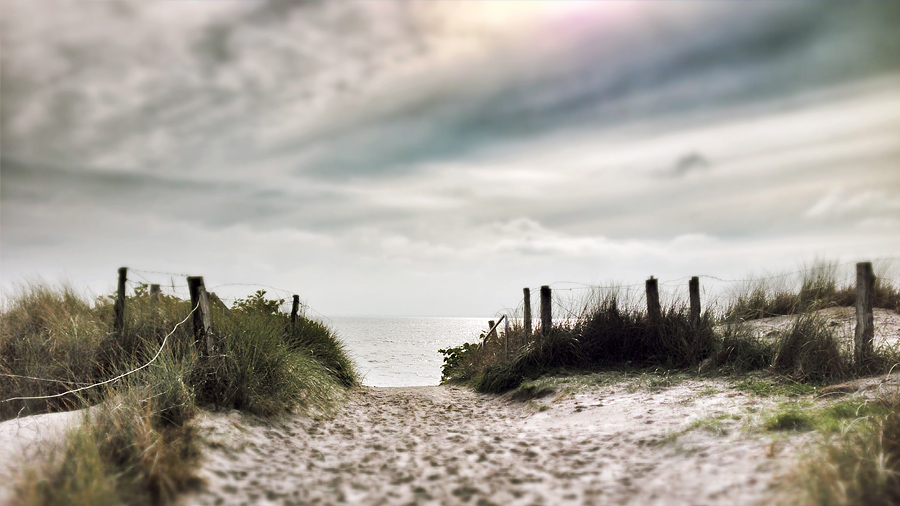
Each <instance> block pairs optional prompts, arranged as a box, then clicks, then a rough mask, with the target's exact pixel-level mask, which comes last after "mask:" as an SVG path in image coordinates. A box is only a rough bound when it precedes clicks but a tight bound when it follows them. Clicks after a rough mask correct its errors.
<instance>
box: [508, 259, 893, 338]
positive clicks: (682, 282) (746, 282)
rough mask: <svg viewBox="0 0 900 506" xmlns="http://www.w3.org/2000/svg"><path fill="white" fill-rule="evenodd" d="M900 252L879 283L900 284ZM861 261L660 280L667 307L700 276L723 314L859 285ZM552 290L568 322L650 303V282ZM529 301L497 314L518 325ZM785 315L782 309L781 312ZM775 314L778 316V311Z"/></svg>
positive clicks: (710, 307) (555, 307)
mask: <svg viewBox="0 0 900 506" xmlns="http://www.w3.org/2000/svg"><path fill="white" fill-rule="evenodd" d="M897 260H900V257H882V258H877V259H875V260H873V261H872V263H873V265H874V266H875V269H876V276H877V279H878V282H879V283H881V284H883V285H889V286H893V287H900V277H898V275H897V272H896V270H895V269H894V268H893V265H892V262H896V261H897ZM856 264H857V262H856V261H851V262H843V263H821V264H814V265H811V266H809V267H805V268H802V269H796V270H793V271H789V272H784V273H778V274H770V275H761V276H750V277H745V278H724V277H720V276H715V275H711V274H698V275H696V276H682V277H678V278H671V279H659V280H657V286H658V288H659V298H660V303H661V305H662V306H663V307H677V306H679V305H686V304H687V303H688V296H689V291H688V282H689V281H690V279H691V278H693V277H696V278H698V280H699V282H700V302H701V307H702V308H703V310H704V311H709V312H710V313H711V314H717V315H721V314H722V313H724V312H726V311H728V310H729V309H731V308H733V307H734V304H735V303H736V302H737V301H738V300H739V299H741V298H744V299H747V298H748V297H749V296H753V295H762V296H768V297H773V298H774V297H777V296H778V295H779V294H781V295H786V294H793V295H797V294H799V293H801V291H805V292H816V291H821V290H830V289H834V288H836V289H838V290H844V291H845V292H846V291H848V290H854V289H855V283H856V268H855V266H856ZM544 286H548V287H550V289H551V293H552V312H551V314H552V318H553V321H554V322H567V321H570V322H571V321H574V320H578V319H579V318H584V317H585V315H586V314H587V313H588V312H589V311H590V310H591V309H592V308H595V307H597V303H598V302H599V301H602V300H603V299H604V298H607V297H610V296H614V297H615V299H616V301H617V303H618V304H620V305H621V306H622V307H630V308H645V307H646V304H647V298H646V289H645V288H646V283H645V282H641V283H605V284H588V283H581V282H577V281H555V282H552V283H548V284H547V285H544ZM528 289H529V291H530V293H531V310H530V313H531V315H532V318H533V319H535V320H536V319H537V318H536V315H538V313H537V312H536V309H538V308H539V304H540V301H539V298H538V296H537V294H538V293H539V292H540V287H528ZM524 313H525V311H524V300H523V299H522V298H520V299H519V302H518V303H517V304H516V305H507V306H506V307H504V308H502V309H500V310H498V311H497V312H496V313H495V316H499V315H501V314H507V315H509V317H510V318H511V322H512V324H514V325H519V326H522V325H523V318H524ZM778 315H780V313H779V314H778ZM771 316H777V315H776V314H773V315H771Z"/></svg>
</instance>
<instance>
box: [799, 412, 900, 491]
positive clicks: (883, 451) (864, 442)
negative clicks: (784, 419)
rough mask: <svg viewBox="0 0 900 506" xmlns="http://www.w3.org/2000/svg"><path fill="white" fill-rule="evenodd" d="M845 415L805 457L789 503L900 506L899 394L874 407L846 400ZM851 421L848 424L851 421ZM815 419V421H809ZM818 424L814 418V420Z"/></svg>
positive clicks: (842, 414) (841, 415)
mask: <svg viewBox="0 0 900 506" xmlns="http://www.w3.org/2000/svg"><path fill="white" fill-rule="evenodd" d="M834 410H835V411H838V412H837V413H835V414H834V416H833V417H834V418H838V417H842V418H843V420H844V421H843V423H841V424H840V425H839V426H838V427H836V428H835V429H834V430H830V431H826V434H825V436H824V437H823V438H822V439H821V440H820V441H819V442H818V444H817V445H815V446H814V448H813V449H812V451H810V452H808V453H807V454H806V455H805V456H804V457H803V458H802V460H801V466H800V469H799V470H798V472H796V473H795V474H794V476H793V480H792V484H793V485H794V487H793V489H792V490H799V493H792V494H790V497H789V502H790V503H791V504H804V505H809V506H812V505H825V506H887V505H894V504H900V398H898V397H896V396H894V397H893V398H889V399H882V400H880V401H878V402H877V403H876V404H875V405H874V406H866V405H862V406H858V405H854V404H852V403H843V404H841V405H838V406H836V407H835V408H834ZM848 421H849V422H850V423H848ZM805 423H811V422H808V421H807V422H805ZM813 423H814V422H813Z"/></svg>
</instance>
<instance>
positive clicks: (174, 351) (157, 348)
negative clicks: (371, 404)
mask: <svg viewBox="0 0 900 506" xmlns="http://www.w3.org/2000/svg"><path fill="white" fill-rule="evenodd" d="M147 288H148V287H147V285H144V284H138V285H137V286H136V287H135V288H134V290H133V291H132V293H131V294H129V295H128V297H127V299H126V306H125V307H126V311H125V325H124V330H123V332H122V333H121V334H119V333H116V332H115V331H114V329H113V319H114V309H113V306H114V297H101V298H99V299H97V300H93V301H91V300H87V299H85V298H83V297H81V296H79V295H77V294H76V293H75V291H74V290H73V289H72V288H69V287H52V286H50V285H48V284H46V283H32V284H29V285H26V286H24V287H21V288H20V289H19V291H18V293H16V294H14V295H13V296H10V297H8V298H7V303H6V305H5V307H4V308H3V310H2V313H0V316H2V318H0V420H6V419H9V418H13V417H17V416H25V415H29V414H35V413H43V412H52V411H64V410H72V409H78V408H84V407H87V406H95V407H94V408H93V409H91V410H90V411H87V412H86V413H87V414H86V415H85V416H86V418H85V423H83V424H82V425H81V428H79V429H76V430H74V431H73V432H72V433H71V434H69V436H68V437H67V440H66V443H65V444H64V447H63V449H62V450H61V451H60V452H58V453H56V454H54V455H53V456H52V457H51V458H50V459H49V460H48V461H47V462H44V463H42V464H40V465H38V466H37V467H31V468H29V470H28V471H27V472H26V473H25V476H24V480H23V481H22V483H20V484H19V486H18V499H17V500H18V501H20V502H21V503H23V504H62V503H66V504H145V503H146V504H157V503H165V502H167V501H169V500H170V499H171V498H172V497H174V494H175V493H176V492H177V491H178V490H181V489H183V488H184V487H186V486H187V485H188V484H189V483H190V481H191V478H190V476H191V473H190V469H191V468H192V466H193V463H194V462H195V461H196V458H197V447H196V444H195V442H194V440H193V433H192V429H191V428H190V424H189V423H188V421H189V420H190V419H191V418H192V417H193V416H194V415H195V414H196V413H197V411H198V409H200V408H204V407H207V408H216V407H219V408H237V409H241V410H244V411H248V412H251V413H254V414H257V415H261V416H274V415H278V414H280V413H287V412H290V411H294V410H308V411H327V410H329V409H330V408H331V407H333V406H335V405H336V403H337V402H339V401H340V399H341V398H342V397H343V392H344V390H345V389H346V388H348V387H352V386H354V385H356V384H357V382H358V380H357V375H356V373H355V371H354V368H353V365H352V363H351V362H350V360H349V359H348V358H347V355H346V353H345V350H344V348H343V345H342V344H341V343H340V341H339V340H338V339H337V338H336V336H335V335H334V334H333V333H332V332H331V331H330V329H328V328H327V327H326V326H325V325H323V324H321V323H319V322H316V321H314V320H311V319H309V318H306V317H303V316H300V317H299V318H298V319H297V322H296V324H293V325H292V323H291V318H290V317H289V315H287V314H285V313H283V312H281V311H280V309H279V308H280V304H279V302H281V301H271V300H268V299H266V297H265V292H263V291H258V292H256V293H255V294H253V295H251V296H249V297H246V298H244V299H238V300H236V301H235V302H234V303H233V304H232V306H231V307H230V308H227V307H224V305H213V307H212V308H211V312H212V314H211V320H212V329H211V331H212V333H213V334H214V335H216V336H217V337H218V338H219V339H221V340H223V341H224V342H225V344H226V346H225V347H226V349H227V350H228V351H227V353H223V354H219V355H215V356H203V355H201V354H200V353H199V351H198V347H197V346H196V345H195V343H194V337H193V333H192V328H191V322H190V318H188V317H189V315H191V313H192V310H193V309H194V308H193V307H192V306H191V303H190V301H187V300H183V299H180V298H178V297H174V296H171V295H165V294H160V296H159V297H158V299H157V300H155V301H154V302H153V303H151V300H150V294H149V293H148V290H147ZM185 320H187V321H185ZM180 322H184V323H182V324H180V325H179V323H180ZM163 342H165V346H162V345H163ZM154 358H155V360H154ZM148 363H149V365H147V364H148ZM135 370H137V371H136V372H132V371H135ZM130 372H131V373H130ZM128 373H130V374H128ZM123 374H124V375H125V376H124V377H123V378H121V379H119V380H116V381H113V382H110V383H108V384H104V385H101V386H98V387H95V388H87V389H83V390H82V388H84V387H85V386H89V385H93V384H98V383H104V382H107V381H109V380H111V379H114V378H117V377H119V376H122V375H123ZM72 390H79V391H77V392H75V393H67V392H69V391H72ZM41 397H44V398H41ZM13 398H16V400H10V399H13Z"/></svg>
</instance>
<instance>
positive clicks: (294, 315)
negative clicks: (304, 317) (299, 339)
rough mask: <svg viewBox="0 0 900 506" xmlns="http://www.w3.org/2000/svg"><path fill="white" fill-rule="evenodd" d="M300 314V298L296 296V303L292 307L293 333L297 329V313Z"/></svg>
mask: <svg viewBox="0 0 900 506" xmlns="http://www.w3.org/2000/svg"><path fill="white" fill-rule="evenodd" d="M299 312H300V296H299V295H294V303H293V305H291V333H293V332H294V329H296V328H297V313H299Z"/></svg>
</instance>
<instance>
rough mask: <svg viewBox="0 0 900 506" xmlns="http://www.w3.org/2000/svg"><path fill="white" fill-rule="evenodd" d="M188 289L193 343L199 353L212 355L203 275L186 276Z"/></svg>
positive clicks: (207, 297) (207, 298)
mask: <svg viewBox="0 0 900 506" xmlns="http://www.w3.org/2000/svg"><path fill="white" fill-rule="evenodd" d="M187 282H188V290H190V292H191V308H197V309H196V310H195V311H194V316H193V318H192V322H193V324H194V344H195V345H196V346H197V349H198V350H199V351H200V354H201V355H204V354H205V355H212V354H213V353H214V345H213V342H212V336H211V335H210V331H209V330H210V327H211V326H212V320H211V319H210V316H209V294H208V293H206V286H205V285H204V284H203V276H188V277H187Z"/></svg>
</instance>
